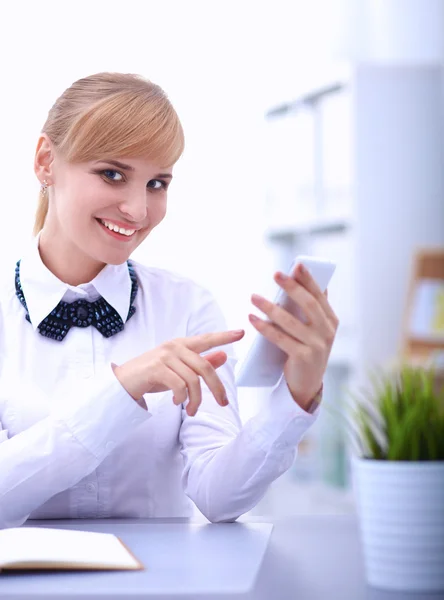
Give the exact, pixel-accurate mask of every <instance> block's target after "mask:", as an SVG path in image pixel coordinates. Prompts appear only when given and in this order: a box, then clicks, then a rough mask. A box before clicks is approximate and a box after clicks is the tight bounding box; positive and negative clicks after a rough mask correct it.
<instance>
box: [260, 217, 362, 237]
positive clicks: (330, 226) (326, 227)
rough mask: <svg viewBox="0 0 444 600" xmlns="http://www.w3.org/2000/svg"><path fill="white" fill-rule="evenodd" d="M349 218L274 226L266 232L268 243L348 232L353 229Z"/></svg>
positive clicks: (313, 220)
mask: <svg viewBox="0 0 444 600" xmlns="http://www.w3.org/2000/svg"><path fill="white" fill-rule="evenodd" d="M351 225H352V223H351V219H349V218H339V217H338V218H333V217H331V218H321V217H319V218H315V219H307V220H306V221H302V222H300V223H288V224H285V225H279V226H277V225H272V226H270V227H268V228H267V229H266V230H265V237H266V239H267V240H268V241H273V242H277V241H286V240H289V239H294V238H295V237H298V236H301V235H304V236H305V235H322V234H329V233H338V232H342V231H347V230H348V229H350V228H351Z"/></svg>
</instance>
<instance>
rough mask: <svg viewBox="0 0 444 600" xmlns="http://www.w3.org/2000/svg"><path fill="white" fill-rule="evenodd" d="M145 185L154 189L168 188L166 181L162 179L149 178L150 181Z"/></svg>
mask: <svg viewBox="0 0 444 600" xmlns="http://www.w3.org/2000/svg"><path fill="white" fill-rule="evenodd" d="M156 184H158V185H156ZM147 185H148V187H151V188H152V189H154V190H162V189H164V190H166V189H167V188H168V184H167V182H166V181H163V179H151V181H149V182H148V184H147Z"/></svg>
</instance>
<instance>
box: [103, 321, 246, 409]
mask: <svg viewBox="0 0 444 600" xmlns="http://www.w3.org/2000/svg"><path fill="white" fill-rule="evenodd" d="M244 333H245V332H244V330H243V329H241V330H239V331H221V332H217V333H202V334H200V335H195V336H191V337H184V338H175V339H173V340H169V341H167V342H164V343H163V344H161V345H160V346H157V347H156V348H154V349H153V350H149V351H148V352H145V353H144V354H141V355H140V356H137V357H136V358H133V359H131V360H129V361H128V362H126V363H124V364H123V365H121V366H117V365H113V369H114V374H115V375H116V377H117V379H118V380H119V381H120V383H121V384H122V386H123V387H124V388H125V389H126V391H127V392H128V393H129V394H130V395H131V396H132V397H133V398H134V399H135V400H136V401H137V402H140V400H141V398H142V396H143V394H147V393H150V392H163V391H166V390H172V391H173V394H174V403H175V404H182V403H183V402H185V401H186V400H187V399H188V397H189V399H190V401H189V403H188V405H187V408H186V411H187V414H188V415H190V416H194V415H195V414H196V412H197V409H198V408H199V405H200V403H201V401H202V390H201V387H200V380H199V376H201V377H203V379H204V380H205V383H206V384H207V386H208V387H209V389H210V390H211V391H212V392H213V395H214V397H215V398H216V401H217V402H218V403H219V404H220V405H221V406H226V405H227V404H228V398H227V395H226V391H225V387H224V385H223V383H222V381H221V380H220V378H219V377H218V375H217V373H216V369H217V368H218V367H221V366H222V365H223V364H224V363H225V362H226V360H227V354H226V353H225V352H222V351H221V350H218V351H216V352H212V353H210V354H206V355H205V356H201V355H200V352H205V351H207V350H210V349H211V348H214V347H215V346H223V345H225V344H231V343H233V342H238V341H239V340H241V339H242V338H243V336H244Z"/></svg>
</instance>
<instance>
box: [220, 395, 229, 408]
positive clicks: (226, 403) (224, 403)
mask: <svg viewBox="0 0 444 600" xmlns="http://www.w3.org/2000/svg"><path fill="white" fill-rule="evenodd" d="M228 404H230V402H229V400H228V398H227V397H226V396H225V397H224V398H223V399H222V406H228Z"/></svg>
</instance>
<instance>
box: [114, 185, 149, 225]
mask: <svg viewBox="0 0 444 600" xmlns="http://www.w3.org/2000/svg"><path fill="white" fill-rule="evenodd" d="M119 209H120V211H121V212H122V213H123V214H124V215H125V217H126V219H128V220H129V221H134V223H142V222H143V221H144V220H145V219H146V216H147V213H148V200H147V197H146V189H145V190H144V192H143V193H142V194H141V193H140V192H139V193H132V194H131V195H128V196H126V197H125V199H124V200H123V201H122V202H121V203H120V206H119Z"/></svg>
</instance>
